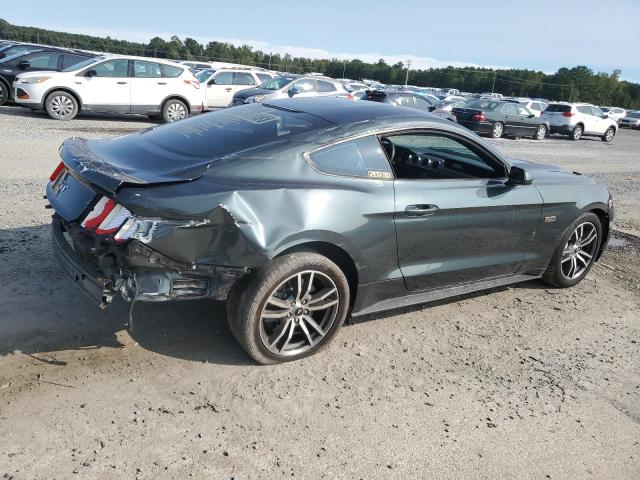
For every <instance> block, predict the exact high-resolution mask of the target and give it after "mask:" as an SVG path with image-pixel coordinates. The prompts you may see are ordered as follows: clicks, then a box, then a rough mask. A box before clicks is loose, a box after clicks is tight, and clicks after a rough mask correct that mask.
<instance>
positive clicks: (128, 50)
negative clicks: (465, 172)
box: [0, 19, 640, 109]
mask: <svg viewBox="0 0 640 480" xmlns="http://www.w3.org/2000/svg"><path fill="white" fill-rule="evenodd" d="M0 39H6V40H16V41H22V42H34V43H41V44H46V45H56V46H62V47H68V48H78V49H83V50H91V51H98V52H108V53H118V54H126V55H140V56H147V57H157V58H167V59H180V60H211V61H220V62H231V63H241V64H245V65H255V66H260V67H264V68H269V69H272V70H278V71H285V72H292V73H309V72H318V73H322V74H325V75H328V76H330V77H334V78H352V79H362V78H367V79H373V80H377V81H380V82H382V83H385V84H403V83H404V81H405V76H406V69H405V65H404V64H403V63H401V62H400V63H396V64H394V65H389V64H387V63H386V62H385V61H384V59H380V60H378V62H376V63H367V62H363V61H362V60H358V59H353V60H345V61H343V60H339V59H336V58H333V59H312V58H303V57H292V56H291V55H289V54H285V55H281V54H278V53H268V52H262V51H260V50H255V49H253V48H252V47H250V46H248V45H242V46H235V45H232V44H229V43H224V42H216V41H213V42H209V43H207V44H206V45H203V44H202V43H200V42H198V41H197V40H194V39H193V38H188V37H187V38H185V39H184V40H182V39H180V38H179V37H177V36H172V37H171V39H170V40H164V39H162V38H160V37H155V38H152V39H151V40H150V41H149V43H140V42H129V41H125V40H116V39H113V38H110V37H104V38H103V37H95V36H91V35H81V34H73V33H65V32H56V31H52V30H45V29H42V28H35V27H23V26H16V25H11V24H10V23H9V22H7V21H5V20H3V19H0ZM620 73H621V72H620V70H614V71H613V72H612V73H603V72H598V73H596V72H594V71H593V70H591V69H590V68H588V67H586V66H576V67H573V68H560V69H559V70H558V71H557V72H555V73H553V74H546V73H544V72H540V71H533V70H526V69H508V70H492V69H488V68H473V67H469V68H454V67H447V68H432V69H428V70H411V71H410V73H409V84H411V85H417V86H424V87H448V88H457V89H459V90H460V91H465V92H478V93H481V92H491V91H495V92H499V93H502V94H503V95H508V96H522V97H541V98H548V99H551V100H568V101H582V102H589V103H594V104H596V105H616V106H621V107H626V108H635V109H637V108H640V84H638V83H632V82H627V81H623V80H620Z"/></svg>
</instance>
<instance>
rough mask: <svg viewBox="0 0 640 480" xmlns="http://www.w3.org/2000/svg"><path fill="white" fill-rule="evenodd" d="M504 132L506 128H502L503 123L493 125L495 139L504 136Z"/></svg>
mask: <svg viewBox="0 0 640 480" xmlns="http://www.w3.org/2000/svg"><path fill="white" fill-rule="evenodd" d="M503 131H504V128H503V127H502V124H501V123H496V124H494V125H493V136H494V138H500V137H501V136H502V132H503Z"/></svg>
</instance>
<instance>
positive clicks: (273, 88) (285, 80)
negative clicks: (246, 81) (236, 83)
mask: <svg viewBox="0 0 640 480" xmlns="http://www.w3.org/2000/svg"><path fill="white" fill-rule="evenodd" d="M297 78H300V75H294V74H287V75H280V76H279V77H276V78H274V79H272V80H268V81H266V82H264V83H262V84H260V85H258V86H257V87H256V88H247V89H245V90H240V91H239V92H236V93H235V94H234V95H233V100H232V101H231V106H232V107H233V106H237V105H243V104H244V103H245V102H246V101H247V99H249V98H260V97H261V96H267V95H272V94H273V93H274V92H278V91H280V90H282V89H284V88H286V87H288V86H289V85H290V84H291V83H292V82H293V81H294V80H296V79H297Z"/></svg>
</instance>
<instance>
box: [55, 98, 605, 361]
mask: <svg viewBox="0 0 640 480" xmlns="http://www.w3.org/2000/svg"><path fill="white" fill-rule="evenodd" d="M60 155H61V157H62V162H61V163H60V165H58V167H57V168H55V170H54V172H53V173H52V175H51V178H50V182H49V183H48V185H47V198H48V201H49V202H50V204H51V206H52V207H53V209H54V211H55V213H54V215H53V249H54V252H55V254H56V256H57V258H58V259H59V260H60V262H61V264H62V266H63V268H64V269H65V270H66V272H67V273H68V274H69V275H70V276H71V278H72V279H73V280H74V281H75V282H76V283H77V284H78V285H79V286H80V287H81V288H82V289H84V290H85V291H86V292H87V293H89V294H90V295H91V296H92V297H93V298H94V299H95V300H97V301H98V302H99V303H100V304H102V306H106V305H107V304H108V303H109V302H110V301H111V300H112V298H113V297H114V295H116V294H120V295H122V296H123V297H124V298H125V299H126V300H128V301H136V300H137V301H168V300H189V299H202V298H209V299H217V300H225V301H226V303H227V317H228V321H229V323H230V325H231V330H232V331H233V334H234V335H235V337H236V338H237V340H238V341H239V342H240V343H241V344H242V346H243V347H244V348H245V350H246V351H247V352H248V354H249V355H251V357H253V358H254V359H255V360H256V361H257V362H259V363H265V364H267V363H277V362H282V361H288V360H295V359H299V358H301V357H305V356H307V355H310V354H312V353H315V352H317V351H319V350H320V349H322V348H324V347H325V346H327V344H328V343H329V342H330V341H331V339H332V338H333V337H334V336H335V335H336V333H337V332H338V330H339V329H340V327H341V325H342V324H343V323H344V321H345V319H346V318H347V317H348V316H349V315H352V316H357V315H363V314H371V313H373V312H379V311H382V310H388V309H392V308H397V307H401V306H407V305H411V304H417V303H422V302H428V301H432V300H437V299H442V298H446V297H451V296H455V295H460V294H464V293H468V292H473V291H477V290H482V289H488V288H493V287H498V286H502V285H507V284H511V283H515V282H522V281H525V280H531V279H536V278H542V279H543V280H544V281H545V282H547V283H549V284H551V285H554V286H556V287H570V286H573V285H575V284H577V283H578V282H580V281H581V280H582V279H583V278H584V277H585V275H586V274H587V273H588V272H589V269H590V268H591V267H592V265H593V263H594V262H595V261H596V260H598V258H599V257H600V255H601V254H602V251H603V249H604V247H605V245H606V242H607V239H608V236H609V229H610V223H611V221H612V219H613V204H612V200H611V196H610V194H609V192H608V190H607V189H606V188H605V187H603V186H601V185H598V184H596V182H594V181H593V180H592V179H590V178H588V177H585V176H583V175H581V174H579V173H576V172H569V171H565V170H563V169H560V168H558V167H554V166H550V165H539V164H536V163H531V162H526V161H522V160H514V159H511V158H507V157H505V156H504V155H502V154H501V153H500V152H499V151H497V150H496V149H495V148H493V147H492V146H491V145H489V144H488V143H486V142H485V141H484V140H482V139H481V138H480V137H478V136H477V135H476V134H474V133H472V132H470V131H469V130H466V129H465V128H463V127H460V126H458V125H456V124H454V123H452V122H449V121H447V120H444V119H441V118H440V117H437V116H434V115H431V114H429V113H422V112H419V111H417V110H415V109H408V108H407V109H405V108H402V107H394V106H390V105H386V104H379V103H374V102H352V101H348V100H345V99H338V98H324V99H319V98H300V99H284V100H275V101H273V102H270V103H265V104H251V105H245V106H240V107H234V108H230V109H226V110H221V111H217V112H212V113H208V114H206V115H201V116H198V117H195V118H192V119H188V120H184V121H180V122H177V123H175V124H171V125H164V126H156V127H153V128H149V129H147V130H143V131H140V132H137V133H133V134H130V135H126V136H123V137H119V138H114V139H108V140H85V139H80V138H77V139H76V138H74V139H70V140H67V141H66V142H64V144H63V145H62V147H61V149H60Z"/></svg>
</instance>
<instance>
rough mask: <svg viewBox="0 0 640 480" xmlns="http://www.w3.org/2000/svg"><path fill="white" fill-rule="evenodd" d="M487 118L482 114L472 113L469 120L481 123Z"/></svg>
mask: <svg viewBox="0 0 640 480" xmlns="http://www.w3.org/2000/svg"><path fill="white" fill-rule="evenodd" d="M486 119H487V117H485V116H484V113H474V114H473V115H472V116H471V120H473V121H474V122H482V121H484V120H486Z"/></svg>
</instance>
